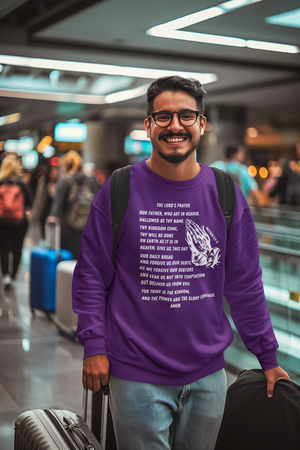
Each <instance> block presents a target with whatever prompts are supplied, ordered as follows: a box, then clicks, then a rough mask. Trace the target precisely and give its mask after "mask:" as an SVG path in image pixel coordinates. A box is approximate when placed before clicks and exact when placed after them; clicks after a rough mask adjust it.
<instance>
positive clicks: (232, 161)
mask: <svg viewBox="0 0 300 450" xmlns="http://www.w3.org/2000/svg"><path fill="white" fill-rule="evenodd" d="M244 159H245V149H244V147H243V146H242V145H238V144H237V143H231V144H229V145H228V146H227V147H226V148H225V159H224V160H220V161H215V162H213V163H212V164H210V167H217V168H219V169H221V170H226V171H228V172H230V173H231V175H232V177H233V179H234V181H235V183H236V184H237V186H238V187H239V188H240V189H241V191H242V193H243V195H244V197H245V198H246V199H247V201H248V202H250V203H253V204H254V205H257V206H263V203H264V202H265V200H264V199H263V195H262V193H261V192H260V191H259V189H258V185H257V182H256V181H255V179H254V178H253V177H251V175H249V173H248V167H247V166H246V165H245V164H244V163H243V162H244Z"/></svg>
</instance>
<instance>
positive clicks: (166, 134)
mask: <svg viewBox="0 0 300 450" xmlns="http://www.w3.org/2000/svg"><path fill="white" fill-rule="evenodd" d="M168 137H170V138H172V137H186V138H190V137H191V135H190V133H188V132H185V133H184V132H182V131H178V133H173V132H172V131H165V132H162V133H161V135H160V136H159V139H166V138H168Z"/></svg>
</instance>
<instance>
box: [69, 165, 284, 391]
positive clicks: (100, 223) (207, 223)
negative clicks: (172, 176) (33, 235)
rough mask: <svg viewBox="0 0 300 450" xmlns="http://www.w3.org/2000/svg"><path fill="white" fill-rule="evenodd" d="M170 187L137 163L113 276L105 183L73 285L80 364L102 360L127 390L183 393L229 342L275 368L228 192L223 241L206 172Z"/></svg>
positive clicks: (257, 282)
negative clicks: (229, 216)
mask: <svg viewBox="0 0 300 450" xmlns="http://www.w3.org/2000/svg"><path fill="white" fill-rule="evenodd" d="M201 167H202V168H201V171H200V173H199V174H198V175H197V176H196V177H195V178H193V179H191V180H188V181H170V180H167V179H165V178H162V177H160V176H159V175H157V174H155V173H154V172H153V171H152V170H151V169H149V167H148V166H147V164H146V162H145V161H142V162H139V163H136V164H134V165H133V166H132V169H131V178H130V191H129V202H128V208H127V213H126V216H125V219H124V222H123V224H122V227H121V230H120V234H119V238H118V245H119V246H118V249H117V252H116V263H115V268H114V267H113V265H112V262H111V259H112V251H113V234H112V224H111V208H110V195H109V190H110V180H108V181H107V182H106V183H105V184H104V186H103V187H102V188H101V190H100V191H99V193H98V195H97V196H96V198H95V200H94V202H93V205H92V208H91V212H90V215H89V219H88V222H87V225H86V227H85V230H84V233H83V237H82V241H81V250H80V254H79V259H78V263H77V265H76V268H75V273H74V276H73V309H74V311H75V312H76V313H77V314H78V330H77V336H78V339H79V341H80V343H81V344H83V345H84V357H88V356H91V355H95V354H107V355H108V358H109V361H110V373H111V374H112V375H113V376H115V377H118V378H122V379H125V380H132V381H139V382H145V383H153V384H165V385H184V384H189V383H192V382H194V381H196V380H198V379H200V378H202V377H204V376H206V375H209V374H211V373H213V372H215V371H217V370H220V369H222V368H223V367H224V357H223V352H224V350H225V349H226V348H227V347H228V346H229V345H230V343H231V342H232V339H233V332H232V329H231V326H230V323H229V321H228V319H227V316H226V314H225V313H224V311H223V309H222V303H223V294H224V295H225V297H226V299H227V301H228V303H229V306H230V309H231V314H232V318H233V320H234V323H235V325H236V327H237V329H238V331H239V333H240V336H241V337H242V339H243V341H244V343H245V345H246V347H247V348H248V349H249V350H250V351H251V352H252V353H254V354H255V355H256V356H257V358H258V360H259V362H260V364H261V366H262V368H263V369H264V370H267V369H271V368H273V367H276V366H277V365H278V363H277V361H276V349H277V348H278V344H277V341H276V339H275V335H274V332H273V329H272V325H271V321H270V316H269V312H268V309H267V305H266V301H265V297H264V290H263V284H262V281H261V268H260V266H259V250H258V243H257V237H256V231H255V227H254V223H253V219H252V216H251V213H250V211H249V207H248V204H247V202H246V200H245V198H244V197H243V195H242V194H241V191H240V190H239V188H238V187H236V206H235V212H234V216H233V221H232V224H231V226H230V228H229V231H228V235H227V232H226V224H225V220H224V216H223V213H222V211H221V208H220V206H219V204H218V192H217V188H216V183H215V177H214V174H213V171H212V169H210V168H209V167H207V166H204V165H201Z"/></svg>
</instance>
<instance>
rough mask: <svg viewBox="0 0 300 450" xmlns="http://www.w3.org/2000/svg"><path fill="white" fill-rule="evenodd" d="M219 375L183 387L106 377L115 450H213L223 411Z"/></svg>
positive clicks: (223, 388)
mask: <svg viewBox="0 0 300 450" xmlns="http://www.w3.org/2000/svg"><path fill="white" fill-rule="evenodd" d="M226 390H227V381H226V373H225V370H224V369H222V370H220V371H218V372H215V373H213V374H211V375H208V376H207V377H204V378H202V379H200V380H198V381H196V382H194V383H191V384H188V385H186V386H164V385H154V384H147V383H138V382H133V381H126V380H121V379H119V378H115V377H113V376H111V377H110V395H111V396H110V402H111V409H112V417H113V423H114V428H115V434H116V439H117V448H118V450H185V449H187V450H213V449H214V447H215V442H216V439H217V434H218V431H219V427H220V425H221V420H222V415H223V411H224V406H225V397H226Z"/></svg>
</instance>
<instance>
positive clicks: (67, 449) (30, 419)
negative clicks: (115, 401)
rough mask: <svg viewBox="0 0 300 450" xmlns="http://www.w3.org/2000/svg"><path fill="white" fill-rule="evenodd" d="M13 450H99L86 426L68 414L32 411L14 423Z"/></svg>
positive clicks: (97, 443) (44, 410) (80, 419)
mask: <svg viewBox="0 0 300 450" xmlns="http://www.w3.org/2000/svg"><path fill="white" fill-rule="evenodd" d="M14 450H103V449H102V448H101V445H100V444H99V442H98V441H97V439H96V438H95V436H94V435H93V433H92V432H91V430H90V428H89V427H88V426H87V424H86V423H85V422H84V421H83V420H82V418H81V417H80V416H78V415H77V414H74V413H73V412H71V411H64V410H56V409H34V410H32V411H27V412H24V413H22V414H20V415H19V417H18V418H17V420H16V421H15V434H14Z"/></svg>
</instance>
